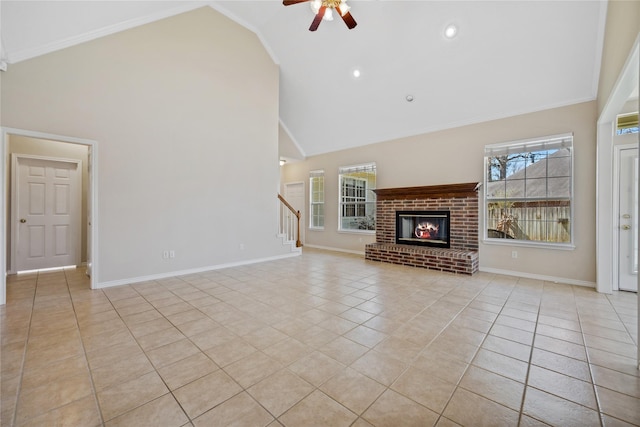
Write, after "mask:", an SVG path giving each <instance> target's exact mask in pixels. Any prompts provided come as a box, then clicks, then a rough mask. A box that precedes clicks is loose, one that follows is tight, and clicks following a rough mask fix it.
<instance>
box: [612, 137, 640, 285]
mask: <svg viewBox="0 0 640 427" xmlns="http://www.w3.org/2000/svg"><path fill="white" fill-rule="evenodd" d="M632 148H638V144H617V145H614V146H613V152H614V155H613V178H614V179H613V194H612V197H613V211H614V213H613V218H614V220H615V228H616V231H617V232H616V233H612V237H613V243H612V245H613V246H612V249H613V259H614V261H615V264H614V265H612V270H611V277H612V282H611V289H612V290H613V291H617V290H619V289H620V287H619V285H620V284H619V280H620V262H619V260H620V233H619V231H620V152H621V151H622V150H628V149H632Z"/></svg>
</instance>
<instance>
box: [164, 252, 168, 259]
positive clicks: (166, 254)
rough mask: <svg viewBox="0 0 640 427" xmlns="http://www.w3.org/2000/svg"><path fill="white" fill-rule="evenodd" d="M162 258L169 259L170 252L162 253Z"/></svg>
mask: <svg viewBox="0 0 640 427" xmlns="http://www.w3.org/2000/svg"><path fill="white" fill-rule="evenodd" d="M162 258H163V259H167V258H169V251H162Z"/></svg>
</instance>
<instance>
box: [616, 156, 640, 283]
mask: <svg viewBox="0 0 640 427" xmlns="http://www.w3.org/2000/svg"><path fill="white" fill-rule="evenodd" d="M619 153H620V154H619V155H620V158H619V163H618V164H619V177H618V179H619V182H620V186H619V189H620V196H619V203H620V206H619V224H620V226H619V227H618V233H619V236H618V242H619V248H618V253H619V254H620V256H619V259H618V289H620V290H621V291H637V290H638V148H637V147H634V148H624V149H621V150H620V151H619Z"/></svg>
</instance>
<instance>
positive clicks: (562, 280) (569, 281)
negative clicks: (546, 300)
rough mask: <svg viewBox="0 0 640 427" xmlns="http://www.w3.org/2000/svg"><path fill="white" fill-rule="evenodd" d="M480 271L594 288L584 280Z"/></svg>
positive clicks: (493, 269) (498, 269) (492, 269)
mask: <svg viewBox="0 0 640 427" xmlns="http://www.w3.org/2000/svg"><path fill="white" fill-rule="evenodd" d="M480 271H481V272H483V273H493V274H501V275H503V276H515V277H521V278H523V279H535V280H543V281H545V282H553V283H561V284H566V285H576V286H586V287H588V288H595V287H596V284H595V282H588V281H586V280H576V279H568V278H566V277H555V276H545V275H543V274H531V273H523V272H521V271H511V270H503V269H500V268H489V267H480Z"/></svg>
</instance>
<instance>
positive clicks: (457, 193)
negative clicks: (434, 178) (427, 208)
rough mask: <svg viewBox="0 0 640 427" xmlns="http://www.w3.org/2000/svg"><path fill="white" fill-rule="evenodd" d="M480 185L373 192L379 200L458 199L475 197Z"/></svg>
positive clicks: (450, 185)
mask: <svg viewBox="0 0 640 427" xmlns="http://www.w3.org/2000/svg"><path fill="white" fill-rule="evenodd" d="M480 185H481V184H480V183H479V182H468V183H463V184H444V185H428V186H422V187H401V188H378V189H377V190H373V191H374V192H375V193H376V198H377V200H396V199H435V198H458V197H475V196H476V194H477V192H478V188H480Z"/></svg>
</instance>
